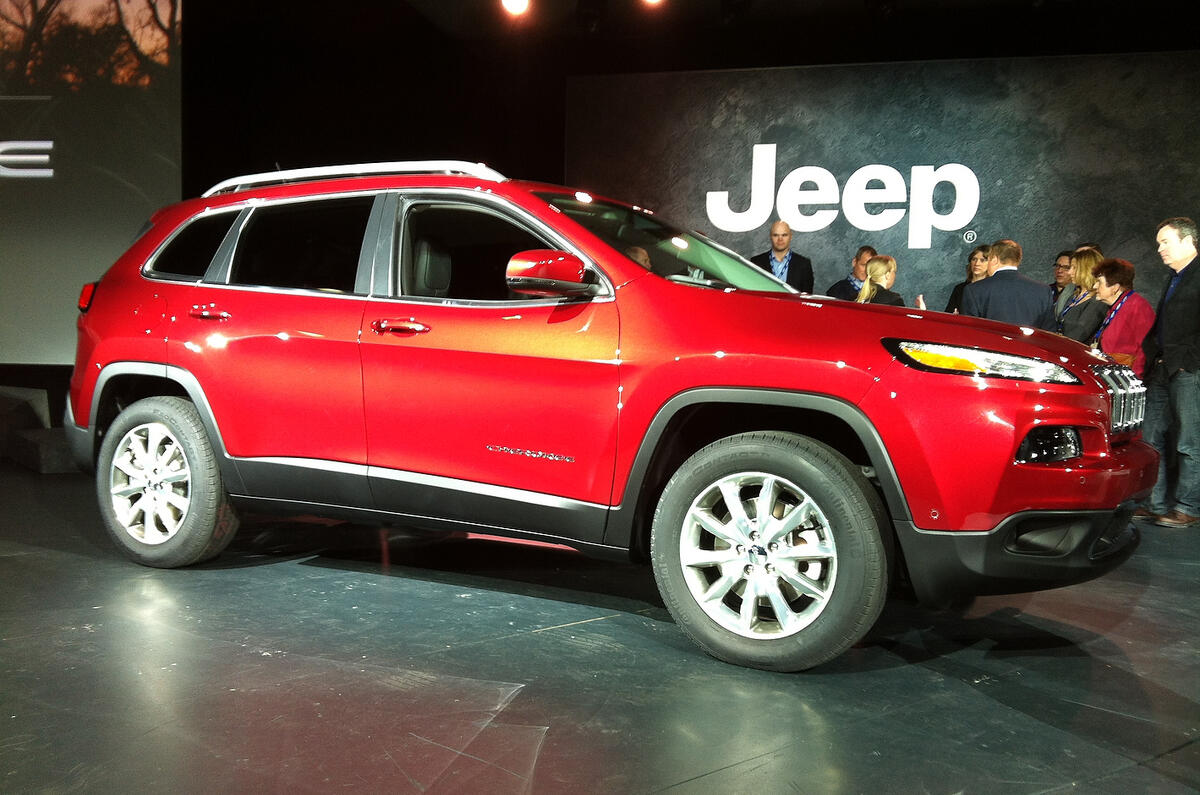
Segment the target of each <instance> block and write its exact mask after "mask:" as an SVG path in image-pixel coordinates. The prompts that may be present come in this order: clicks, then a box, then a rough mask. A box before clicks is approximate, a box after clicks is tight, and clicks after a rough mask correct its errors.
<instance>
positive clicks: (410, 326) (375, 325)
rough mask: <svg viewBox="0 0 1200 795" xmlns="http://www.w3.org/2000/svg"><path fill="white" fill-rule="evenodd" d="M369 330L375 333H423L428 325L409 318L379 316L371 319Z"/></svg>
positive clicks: (427, 329) (427, 328)
mask: <svg viewBox="0 0 1200 795" xmlns="http://www.w3.org/2000/svg"><path fill="white" fill-rule="evenodd" d="M371 331H374V332H375V333H376V334H424V333H425V332H427V331H429V326H426V325H425V324H424V323H419V322H417V321H416V320H413V319H411V318H410V319H408V320H395V319H386V318H380V319H378V320H373V321H371Z"/></svg>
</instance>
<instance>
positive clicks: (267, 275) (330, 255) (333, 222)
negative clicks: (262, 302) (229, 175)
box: [229, 196, 374, 292]
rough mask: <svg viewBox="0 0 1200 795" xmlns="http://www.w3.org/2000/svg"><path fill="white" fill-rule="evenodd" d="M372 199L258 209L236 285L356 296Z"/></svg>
mask: <svg viewBox="0 0 1200 795" xmlns="http://www.w3.org/2000/svg"><path fill="white" fill-rule="evenodd" d="M373 202H374V197H372V196H354V197H351V198H347V199H324V200H320V201H310V202H299V203H295V204H278V205H271V206H267V207H260V208H257V209H256V210H255V211H254V212H253V213H252V214H251V216H250V220H249V221H248V222H247V223H246V227H245V228H244V229H243V230H242V234H241V236H240V238H239V239H238V244H237V249H236V251H235V253H234V257H233V267H232V268H231V270H230V276H229V283H230V284H247V285H262V286H266V287H287V288H297V289H306V290H332V291H338V292H353V291H354V278H355V274H356V273H357V272H358V255H359V251H360V250H361V248H362V245H363V235H364V233H365V231H366V227H367V219H368V217H369V216H370V213H371V205H372V203H373Z"/></svg>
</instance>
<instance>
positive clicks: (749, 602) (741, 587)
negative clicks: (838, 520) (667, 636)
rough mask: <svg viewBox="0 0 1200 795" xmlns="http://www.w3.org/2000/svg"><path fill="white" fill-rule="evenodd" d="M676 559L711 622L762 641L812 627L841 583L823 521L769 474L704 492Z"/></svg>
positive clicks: (726, 481) (790, 486) (798, 493)
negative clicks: (835, 587)
mask: <svg viewBox="0 0 1200 795" xmlns="http://www.w3.org/2000/svg"><path fill="white" fill-rule="evenodd" d="M679 557H680V562H681V563H682V566H683V575H684V579H685V581H686V582H687V586H688V590H689V591H690V592H691V595H692V598H694V599H695V600H696V603H697V604H698V605H699V606H700V608H701V609H702V610H704V612H705V613H706V614H707V615H708V617H709V618H711V619H712V620H713V621H715V622H717V623H718V624H719V625H720V626H721V627H723V628H724V629H726V630H728V631H730V632H734V633H736V634H738V635H741V636H743V637H747V638H756V639H761V640H773V639H776V638H783V637H787V636H789V635H794V634H796V633H797V632H800V631H801V630H803V629H804V628H805V627H807V626H808V625H809V624H811V623H812V622H813V621H815V620H816V619H817V617H818V616H819V615H820V614H821V612H822V611H823V610H824V609H825V606H826V605H827V604H828V600H829V597H830V596H831V595H832V593H833V587H834V581H835V580H836V578H837V547H836V544H835V543H834V540H833V534H832V533H831V532H830V529H829V522H828V520H827V519H826V518H825V514H824V513H823V512H822V511H821V509H820V507H819V506H818V505H817V504H816V503H815V502H813V500H812V499H811V498H810V497H809V496H808V495H807V494H805V493H804V491H803V490H801V489H800V487H798V486H797V485H796V484H794V483H792V482H791V481H789V480H787V479H785V478H781V477H778V476H776V475H770V474H767V473H764V472H739V473H737V474H733V475H728V476H726V477H723V478H721V479H720V480H718V481H716V482H714V483H712V484H710V485H709V486H708V487H706V488H705V489H703V490H702V491H701V492H700V496H698V497H697V498H696V499H695V501H693V502H692V505H691V507H690V508H689V509H688V512H687V516H686V518H685V519H684V525H683V532H682V533H681V534H680V538H679Z"/></svg>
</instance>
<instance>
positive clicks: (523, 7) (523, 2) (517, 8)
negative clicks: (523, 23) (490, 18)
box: [500, 0, 529, 17]
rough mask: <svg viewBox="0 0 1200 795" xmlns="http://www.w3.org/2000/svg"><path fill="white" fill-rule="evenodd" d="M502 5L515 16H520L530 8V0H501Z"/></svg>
mask: <svg viewBox="0 0 1200 795" xmlns="http://www.w3.org/2000/svg"><path fill="white" fill-rule="evenodd" d="M500 5H502V6H504V10H505V11H507V12H508V13H509V14H511V15H512V16H514V17H519V16H521V15H522V14H524V13H525V12H526V11H528V10H529V0H500Z"/></svg>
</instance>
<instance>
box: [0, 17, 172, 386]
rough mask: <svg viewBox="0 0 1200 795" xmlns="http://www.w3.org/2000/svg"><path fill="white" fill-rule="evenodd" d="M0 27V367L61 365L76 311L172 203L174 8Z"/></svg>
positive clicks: (15, 20) (20, 20)
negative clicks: (88, 286)
mask: <svg viewBox="0 0 1200 795" xmlns="http://www.w3.org/2000/svg"><path fill="white" fill-rule="evenodd" d="M5 10H6V13H4V14H2V15H0V47H2V49H0V313H2V316H3V318H4V322H3V323H0V363H2V364H69V363H71V362H72V361H73V359H74V350H75V317H76V315H77V310H76V308H75V303H76V298H77V297H78V295H79V290H80V288H81V287H82V286H83V284H85V283H87V282H90V281H94V280H96V279H97V278H99V277H100V276H101V275H102V274H103V273H104V271H105V270H106V269H107V268H108V266H109V265H111V264H112V262H113V261H114V260H115V259H116V258H117V256H119V255H120V253H121V252H122V251H123V250H124V249H125V248H126V247H128V245H129V244H130V243H131V242H132V241H133V238H134V236H135V235H136V234H137V232H138V231H139V230H140V229H141V228H142V226H143V225H144V224H145V222H146V219H147V218H148V217H149V216H150V213H151V212H153V211H154V210H155V209H157V208H159V207H161V206H163V205H164V204H168V203H170V202H173V201H177V200H178V199H179V196H180V182H181V178H180V63H179V45H180V31H181V3H180V2H179V0H144V1H143V2H137V3H129V2H118V0H62V1H61V2H57V3H55V2H42V3H33V2H15V3H9V4H6V6H5Z"/></svg>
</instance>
